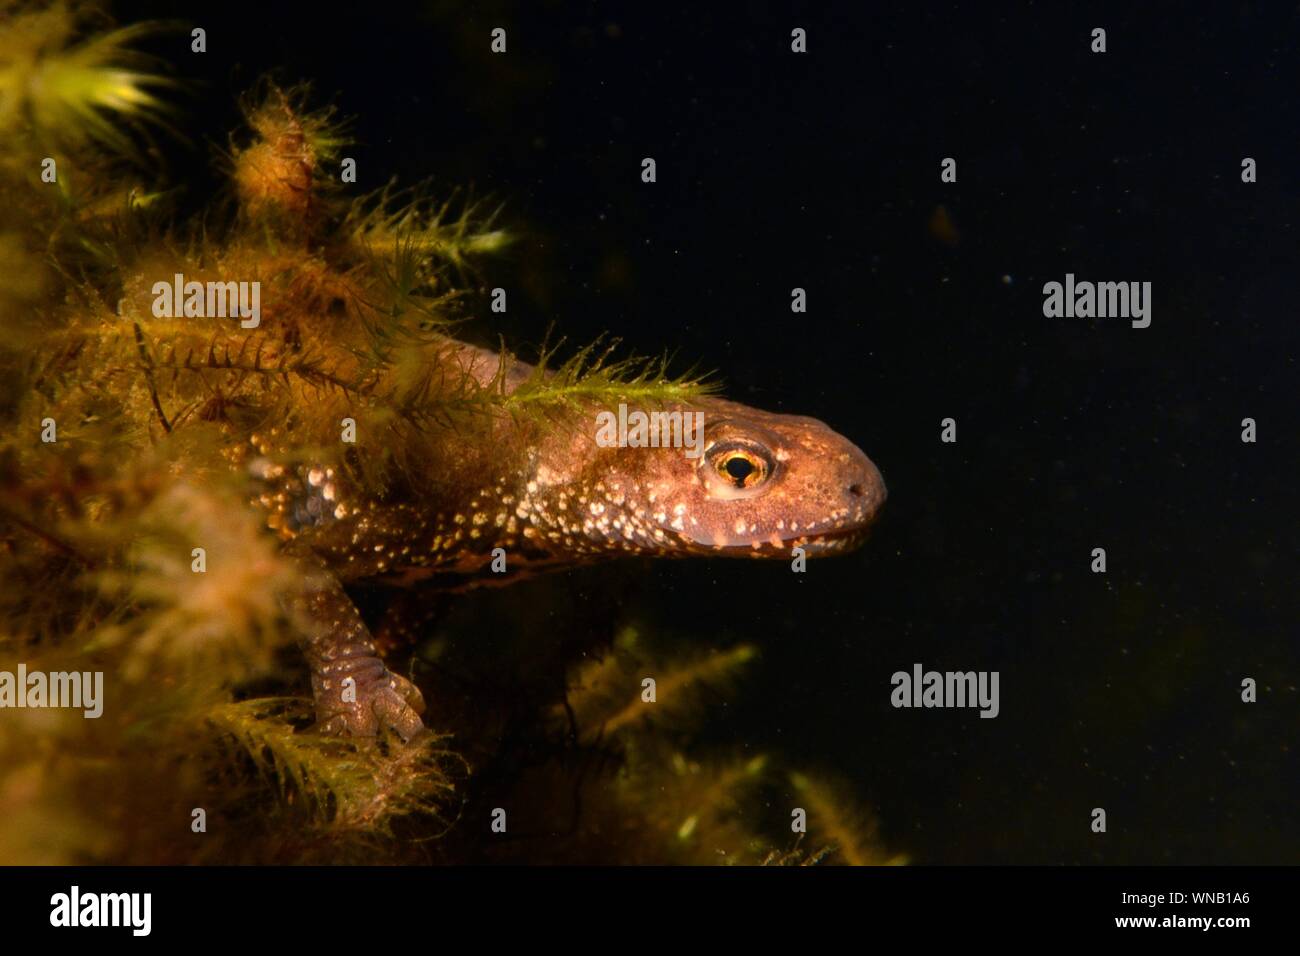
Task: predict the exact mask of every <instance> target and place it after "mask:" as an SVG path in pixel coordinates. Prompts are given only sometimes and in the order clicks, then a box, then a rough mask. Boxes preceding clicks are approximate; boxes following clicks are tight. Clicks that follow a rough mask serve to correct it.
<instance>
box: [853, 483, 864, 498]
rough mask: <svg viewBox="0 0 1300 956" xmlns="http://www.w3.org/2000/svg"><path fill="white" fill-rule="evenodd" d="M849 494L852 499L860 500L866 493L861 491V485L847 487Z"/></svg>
mask: <svg viewBox="0 0 1300 956" xmlns="http://www.w3.org/2000/svg"><path fill="white" fill-rule="evenodd" d="M849 494H851V495H852V496H853V497H854V498H861V497H862V496H863V495H864V494H866V492H865V491H864V490H863V489H862V486H861V485H849Z"/></svg>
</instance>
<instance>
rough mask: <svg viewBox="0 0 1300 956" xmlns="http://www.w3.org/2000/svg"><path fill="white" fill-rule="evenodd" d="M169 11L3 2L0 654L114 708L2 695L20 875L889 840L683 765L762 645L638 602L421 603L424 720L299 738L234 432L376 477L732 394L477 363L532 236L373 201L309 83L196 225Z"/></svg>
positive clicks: (864, 817) (748, 759)
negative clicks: (599, 403)
mask: <svg viewBox="0 0 1300 956" xmlns="http://www.w3.org/2000/svg"><path fill="white" fill-rule="evenodd" d="M159 29H163V28H161V27H157V26H153V25H144V26H131V27H125V28H113V27H112V26H111V25H109V24H108V23H107V22H106V21H105V19H104V18H103V16H102V14H101V13H100V12H99V11H98V10H96V9H94V8H83V7H81V6H79V5H78V6H74V5H70V4H65V3H52V4H47V3H38V4H30V3H19V2H15V0H0V417H2V418H3V423H4V424H3V429H2V432H0V672H7V673H16V672H17V669H18V667H19V666H20V665H22V666H24V667H25V669H26V671H27V672H28V673H32V672H44V673H49V674H53V673H63V672H67V673H72V672H76V673H92V672H93V673H102V674H103V675H104V688H103V692H102V693H103V696H102V699H101V700H100V703H101V704H103V712H102V715H101V716H99V717H97V718H94V719H88V718H87V717H85V716H83V713H82V711H81V710H79V709H69V708H53V707H50V708H46V707H35V706H29V707H17V706H6V707H4V708H3V709H0V862H4V863H139V864H145V863H149V864H176V863H290V862H352V863H356V862H452V863H454V862H481V861H502V862H507V861H508V862H575V863H577V862H608V863H616V862H617V863H627V862H635V863H755V864H757V863H771V864H790V863H809V862H826V863H836V862H842V863H850V864H868V863H884V862H901V860H902V858H901V857H897V856H895V855H893V854H890V853H887V852H886V851H884V850H883V849H882V848H881V847H880V846H879V845H878V843H877V841H876V839H875V836H874V830H873V827H872V823H871V820H870V816H869V815H868V814H866V813H865V812H864V811H862V810H859V809H857V808H855V807H854V800H853V798H852V797H851V796H849V795H847V794H846V791H845V790H844V788H843V787H842V786H840V785H838V784H837V783H835V782H834V781H833V780H831V781H827V780H824V779H822V778H821V777H820V775H819V774H818V773H817V772H816V771H815V770H813V769H809V768H798V767H788V766H786V765H785V762H784V761H783V760H782V759H781V757H780V755H776V754H772V755H763V754H752V753H744V752H743V751H741V750H739V749H737V750H736V751H735V752H732V753H722V754H718V753H713V752H704V753H701V752H696V748H695V747H694V746H693V743H694V740H693V737H694V736H695V735H694V733H693V729H694V727H695V726H696V724H697V722H698V721H700V720H701V719H702V715H703V713H704V708H705V707H707V706H708V704H709V702H710V701H716V700H717V699H719V696H720V695H725V694H727V693H732V692H735V688H736V686H737V684H738V683H741V682H743V672H744V671H745V669H746V668H748V667H750V666H752V665H753V664H754V663H755V661H756V659H757V658H758V649H757V648H756V647H753V646H750V645H747V644H740V645H734V646H723V647H717V648H711V647H710V646H709V643H708V642H707V641H701V640H700V636H699V635H691V634H688V633H686V634H677V635H656V636H655V637H654V638H653V639H652V638H651V637H648V636H645V635H641V634H639V633H638V630H637V626H636V622H635V621H607V622H605V626H604V628H603V629H598V630H597V631H596V632H594V633H592V634H589V635H582V640H581V641H576V640H575V641H568V642H562V643H560V644H557V643H556V642H554V641H551V642H547V641H544V640H539V639H538V635H539V632H540V631H541V630H542V626H541V625H540V624H537V623H532V624H531V626H530V624H529V622H528V621H527V619H526V618H527V615H526V614H524V612H523V611H521V612H520V616H519V617H518V618H517V619H516V623H517V625H518V627H517V629H516V630H515V632H514V633H512V634H509V635H507V636H505V637H502V638H500V640H498V641H497V643H495V644H494V645H493V646H492V647H491V648H490V650H483V649H478V650H467V649H466V645H468V644H470V643H472V642H470V641H467V640H464V639H460V640H458V639H456V632H455V625H445V624H444V625H440V624H438V623H437V622H436V621H430V622H427V623H426V624H425V625H424V626H423V627H422V629H417V631H416V633H414V634H413V635H412V637H413V638H414V640H413V641H411V642H410V644H411V646H410V647H409V648H408V649H407V650H406V651H405V652H402V651H400V650H399V651H398V652H397V653H398V655H399V659H400V656H401V655H402V654H403V653H405V654H406V655H408V659H407V660H406V661H405V671H406V673H407V674H408V676H409V677H410V678H411V679H412V680H413V681H414V682H415V683H416V684H417V685H419V686H420V687H421V689H422V690H423V691H424V694H425V697H426V698H427V699H428V700H429V701H430V710H429V712H428V714H426V717H425V720H426V724H427V726H428V727H429V728H430V730H429V731H427V732H425V733H423V734H421V735H419V736H417V737H416V738H415V739H414V740H412V741H410V742H409V743H404V742H402V741H401V740H399V739H398V738H397V737H396V736H395V735H392V734H384V735H381V736H379V737H376V738H373V739H362V738H341V737H333V736H327V735H324V734H321V733H318V732H316V731H315V730H314V729H313V728H312V724H313V719H314V712H313V707H312V701H311V699H310V688H309V687H308V686H307V683H306V680H305V675H303V674H301V673H300V667H299V666H298V665H297V663H296V650H295V647H294V639H293V634H294V632H295V628H294V626H293V623H294V622H293V621H291V620H289V618H290V617H292V615H293V613H294V611H293V610H292V605H291V604H287V603H286V601H285V596H286V594H288V593H289V592H290V591H291V590H292V589H293V588H294V586H295V584H296V583H297V578H298V576H299V571H298V569H297V567H296V566H295V564H294V563H293V562H292V561H291V560H289V559H288V558H287V557H286V555H285V554H284V553H283V552H282V550H281V548H280V547H279V543H278V541H277V539H276V538H275V537H274V536H273V535H270V534H268V533H267V529H266V520H265V516H264V515H261V514H259V513H258V512H256V511H255V510H254V509H252V508H250V506H249V499H250V492H249V488H248V486H247V475H246V473H245V472H244V471H241V470H240V469H239V468H236V467H232V465H233V464H238V463H239V462H237V461H236V460H235V459H234V458H233V457H232V452H231V449H232V448H234V447H246V446H249V445H252V446H257V445H258V442H259V437H258V436H259V435H265V434H267V433H268V431H271V430H274V429H276V428H277V427H278V426H279V425H280V424H281V423H283V422H286V421H294V422H296V423H298V425H299V427H298V429H297V431H296V433H295V434H296V442H297V447H296V450H295V454H297V455H298V456H299V459H300V460H301V461H317V460H321V459H322V457H323V456H328V455H331V454H335V455H336V454H337V452H336V451H331V449H332V448H335V447H336V446H337V443H338V442H337V433H336V432H335V431H334V430H333V428H334V426H333V424H332V423H334V422H337V421H338V420H340V419H342V418H345V417H348V416H356V417H357V418H359V419H361V418H363V419H364V421H365V423H366V425H367V428H368V430H369V432H370V433H371V434H373V435H375V436H377V441H376V445H377V447H379V448H382V449H383V452H382V453H378V454H374V455H368V456H359V457H353V458H348V459H347V460H346V461H344V460H341V459H340V460H338V462H337V466H338V467H339V468H347V469H349V476H350V477H351V478H352V479H353V480H354V481H355V482H356V483H357V484H358V485H359V486H360V487H361V488H363V489H366V490H369V491H373V492H375V493H381V492H383V491H384V490H385V489H389V488H392V487H398V486H400V485H401V483H402V482H403V481H405V480H406V479H407V478H408V477H409V476H410V475H412V474H428V473H437V470H438V463H439V461H440V460H442V459H445V458H446V456H450V455H454V454H458V453H460V451H461V450H462V449H463V448H464V447H466V446H467V445H470V444H473V443H474V442H475V441H476V440H478V441H479V442H480V443H482V442H483V441H486V437H485V436H486V435H487V434H488V433H487V432H485V431H483V430H484V429H485V428H486V427H487V426H486V425H485V424H484V423H485V422H490V421H491V420H492V418H493V416H498V415H507V416H512V417H515V418H519V419H523V420H526V421H528V422H529V423H530V427H532V428H534V429H536V430H545V429H547V428H550V427H554V426H555V423H556V422H557V421H559V420H561V419H562V418H563V416H564V415H565V414H566V410H568V409H570V408H571V407H572V406H573V405H575V403H583V402H590V401H591V400H592V398H593V397H595V398H599V399H603V400H608V401H610V402H614V401H618V400H629V399H636V400H648V401H665V402H666V401H672V400H678V399H682V398H689V397H693V396H702V395H707V394H709V393H710V392H711V391H713V389H714V386H713V385H712V384H711V382H710V381H709V380H707V379H705V378H703V377H701V376H698V375H696V374H694V373H687V374H686V375H678V376H672V375H670V374H669V373H668V369H667V363H666V361H662V360H657V359H656V360H650V359H641V358H636V357H631V358H620V357H618V354H617V352H616V351H615V349H614V344H615V343H608V342H601V343H593V344H590V345H588V346H586V347H583V348H578V349H573V350H570V352H571V354H569V356H568V357H567V358H565V357H564V355H563V353H562V352H561V349H562V347H563V346H562V344H552V345H548V346H545V347H544V348H543V350H542V354H541V355H540V356H539V357H538V360H537V361H536V363H535V366H534V367H533V368H532V369H531V370H527V371H526V372H521V374H522V376H523V377H522V380H521V381H517V382H515V383H513V385H512V387H511V388H510V389H506V388H505V387H504V383H505V381H506V379H507V377H508V376H509V375H510V374H511V370H512V368H514V366H512V364H511V360H510V358H509V355H508V353H506V352H505V351H504V349H503V350H502V352H501V355H502V360H501V362H500V368H499V373H498V375H497V376H496V377H495V378H494V379H492V380H491V381H488V382H486V383H484V382H482V381H479V380H477V379H475V378H474V377H472V376H469V375H464V374H456V371H455V365H454V363H452V362H450V361H449V357H450V356H452V355H453V354H454V353H455V351H456V349H458V348H459V344H458V343H457V342H456V341H455V340H453V339H450V338H449V333H450V332H452V331H454V330H458V329H459V328H460V327H461V326H462V325H463V324H465V323H466V315H467V311H468V310H467V308H466V305H467V303H468V302H471V301H473V299H474V297H475V296H477V295H479V293H480V290H477V289H476V288H474V286H473V284H472V283H473V276H474V269H475V263H476V261H477V260H480V259H481V258H483V257H487V256H491V255H493V254H495V253H497V252H499V251H501V250H503V249H505V248H507V246H509V245H510V244H511V242H512V241H513V240H514V237H513V236H512V235H511V233H510V231H509V229H508V227H506V226H504V225H502V224H501V222H500V220H501V218H502V217H501V215H500V213H499V212H498V211H494V210H488V209H486V208H485V207H484V206H483V205H482V204H481V203H476V202H474V201H470V200H465V199H461V198H458V197H451V198H450V199H447V198H443V199H437V198H435V197H433V196H432V195H431V194H430V192H429V190H427V189H426V188H423V187H419V186H417V187H414V188H409V189H405V190H403V189H399V188H397V187H396V186H393V185H390V186H386V187H384V188H381V189H379V190H376V191H371V192H369V193H366V194H363V195H358V194H357V193H356V192H355V189H356V187H350V188H349V187H348V186H347V185H346V184H345V183H344V182H342V181H341V180H340V177H339V175H338V170H339V165H340V161H341V159H342V158H343V157H344V153H343V150H344V149H345V148H346V143H347V131H346V124H345V123H342V122H340V121H339V120H338V119H337V118H336V117H335V116H334V115H333V113H332V111H331V110H329V109H328V108H313V106H312V94H311V92H310V90H309V89H308V88H307V87H305V86H304V87H296V88H284V87H281V86H278V85H276V84H273V83H270V82H264V83H262V84H260V85H258V86H257V87H256V88H255V89H254V90H253V91H251V92H250V93H249V95H248V97H247V99H246V100H245V102H244V113H245V117H246V126H245V128H244V129H241V130H239V131H236V132H234V133H233V134H232V135H231V138H230V141H229V146H228V147H227V148H225V149H223V150H221V151H220V153H219V155H218V156H217V158H216V161H217V163H218V164H219V166H220V168H221V169H222V170H223V172H224V174H225V182H226V187H225V189H224V190H223V191H222V193H221V194H219V195H215V196H211V197H202V199H203V202H202V204H201V205H202V209H203V211H202V212H201V213H200V214H197V215H184V216H182V215H179V214H178V213H177V211H176V210H177V207H178V199H179V197H181V196H182V195H183V194H184V189H185V183H184V182H176V181H172V180H171V179H169V178H168V176H167V175H166V174H164V173H163V172H162V171H161V170H160V168H159V167H158V164H157V163H155V162H154V161H153V159H152V152H151V143H152V142H153V141H154V139H155V138H156V137H167V136H181V135H187V136H190V135H193V134H194V132H195V131H194V130H193V120H192V119H191V118H187V117H185V115H184V110H183V103H184V90H183V83H182V82H181V81H178V80H174V79H172V78H170V77H169V76H168V74H167V73H166V72H165V65H164V64H160V63H155V62H151V61H149V60H148V59H147V58H145V57H143V56H141V55H140V54H138V53H136V52H133V48H134V44H135V43H136V42H137V41H138V40H139V39H140V38H141V37H143V36H146V35H148V34H151V33H153V32H155V31H157V30H159ZM209 132H210V131H209ZM189 198H190V199H193V197H189ZM174 275H175V276H183V277H184V279H185V281H186V282H198V283H201V284H204V285H205V286H206V289H207V295H208V297H209V299H208V301H209V302H210V301H211V296H212V295H213V290H214V287H219V288H217V289H216V292H219V293H220V294H221V295H227V294H228V295H229V296H230V300H229V301H228V302H227V301H226V300H225V299H223V300H222V301H223V302H225V304H226V305H228V306H229V308H225V307H223V308H221V309H219V310H216V311H217V312H219V313H220V314H213V311H214V310H212V309H203V310H195V311H194V312H193V313H191V312H190V311H189V310H188V309H183V308H182V303H181V299H182V298H186V299H188V293H186V294H185V295H184V296H182V295H180V294H177V295H176V296H175V301H174V302H172V303H171V307H169V308H165V309H159V308H158V307H157V302H158V296H159V293H158V292H157V291H156V283H155V281H154V280H156V279H157V278H158V277H159V276H163V277H172V276H174ZM229 276H239V277H241V278H242V279H248V280H256V281H257V282H258V283H259V287H258V288H259V292H258V299H257V300H256V302H253V301H249V300H248V299H247V298H246V297H245V296H244V290H243V289H240V290H233V289H226V288H225V282H224V279H225V277H229ZM179 282H180V280H178V284H179ZM236 299H238V301H239V305H240V309H239V310H237V309H236V308H235V300H236ZM204 313H206V314H204ZM478 334H483V331H482V330H480V332H479V333H478ZM486 334H487V335H490V334H491V330H487V333H486ZM308 411H310V414H306V413H307V412H308ZM476 436H477V438H476ZM400 600H403V598H397V597H392V596H389V595H371V596H370V597H369V598H368V609H369V610H371V611H373V612H375V614H376V616H382V612H383V611H384V609H385V607H386V606H387V605H389V604H392V603H395V602H397V601H400ZM447 600H448V601H451V600H454V598H447ZM362 603H367V602H365V601H363V602H362ZM439 606H441V605H439ZM286 608H288V609H286ZM534 617H536V615H534ZM460 637H461V638H463V637H464V635H463V634H461V635H460ZM502 660H507V661H515V662H517V666H501V664H500V662H501V661H502ZM525 662H526V664H525ZM647 676H653V677H654V680H655V685H656V696H655V700H654V706H653V707H651V706H648V705H647V700H646V698H645V697H644V696H643V695H644V693H645V686H644V680H645V678H646V677H647ZM498 808H512V809H510V810H509V814H510V822H509V827H508V829H507V830H506V832H505V833H504V834H503V833H499V832H497V831H494V830H493V829H492V826H491V824H492V822H493V820H494V819H495V817H494V811H495V810H496V809H498ZM795 808H801V809H802V810H803V811H804V814H805V816H806V823H807V825H806V832H804V829H805V828H803V827H800V828H799V829H798V830H794V829H792V827H791V818H792V810H794V809H795Z"/></svg>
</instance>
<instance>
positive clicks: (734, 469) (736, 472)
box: [722, 455, 754, 485]
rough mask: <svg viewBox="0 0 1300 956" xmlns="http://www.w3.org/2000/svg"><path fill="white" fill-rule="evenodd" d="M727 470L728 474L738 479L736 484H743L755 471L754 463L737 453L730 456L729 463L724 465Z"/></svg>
mask: <svg viewBox="0 0 1300 956" xmlns="http://www.w3.org/2000/svg"><path fill="white" fill-rule="evenodd" d="M722 467H723V468H725V469H726V470H727V474H728V475H730V476H731V477H732V478H734V479H735V480H736V484H738V485H742V484H744V482H745V479H746V478H748V477H749V476H750V475H752V474H753V473H754V465H753V464H752V463H751V462H750V461H749V459H747V458H743V457H741V456H740V455H736V456H735V457H733V458H728V459H727V463H726V464H725V465H723V466H722Z"/></svg>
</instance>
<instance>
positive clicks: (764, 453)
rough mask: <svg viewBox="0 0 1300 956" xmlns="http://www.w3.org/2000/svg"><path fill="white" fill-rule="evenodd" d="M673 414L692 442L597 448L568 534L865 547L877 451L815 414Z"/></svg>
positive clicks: (625, 541) (722, 410)
mask: <svg viewBox="0 0 1300 956" xmlns="http://www.w3.org/2000/svg"><path fill="white" fill-rule="evenodd" d="M667 411H669V412H681V413H682V414H683V418H684V419H685V420H686V422H687V423H688V424H687V428H688V429H689V427H690V424H689V423H690V422H692V421H694V422H697V423H699V428H700V431H699V433H698V434H697V435H696V438H695V440H694V442H692V441H690V440H688V441H687V442H686V445H687V447H685V448H683V447H626V446H623V447H603V448H599V449H597V450H596V454H595V455H594V457H593V458H592V459H591V460H590V461H589V464H588V467H586V468H584V469H583V480H582V481H581V483H580V490H579V491H578V492H577V494H576V495H575V489H574V488H573V486H572V485H569V487H568V488H567V489H566V492H567V493H566V494H565V497H567V498H568V499H569V502H570V503H571V504H572V503H573V498H574V497H575V496H576V497H577V498H578V502H577V508H576V509H573V510H576V511H578V512H579V515H580V525H579V527H577V528H575V527H573V526H572V525H570V527H569V529H568V530H570V531H571V532H572V531H579V533H580V535H581V538H582V539H584V540H585V542H586V543H587V545H588V546H590V545H592V544H595V545H597V547H600V548H602V549H604V548H611V549H612V548H617V549H622V550H626V551H634V552H641V553H647V552H648V553H654V554H661V555H665V556H671V555H685V554H699V555H728V556H739V557H756V558H763V557H768V558H774V557H783V556H787V555H788V554H789V553H790V551H791V549H792V548H795V547H801V548H803V549H804V552H805V554H807V555H809V556H812V555H821V554H836V553H844V552H847V551H851V550H853V549H854V548H856V547H857V546H858V545H860V544H861V543H862V541H863V540H864V539H865V537H866V532H867V530H868V529H869V528H870V526H871V525H872V523H873V522H874V521H875V519H876V517H877V515H878V514H879V512H880V508H881V506H882V505H883V504H884V501H885V496H886V491H885V483H884V480H883V479H882V478H881V475H880V472H879V470H877V468H876V466H875V465H874V464H873V463H872V462H871V459H869V458H868V457H867V456H866V455H865V454H863V452H862V451H861V449H859V448H858V447H857V446H856V445H854V444H853V443H852V442H851V441H849V440H848V439H847V438H845V437H843V436H842V435H839V434H837V433H836V432H834V431H832V430H831V429H830V428H829V427H827V426H826V425H825V424H823V423H822V422H820V421H818V420H816V419H814V418H806V417H803V416H797V415H781V414H776V413H772V412H764V411H760V410H758V409H755V408H750V407H748V406H746V405H741V404H738V403H735V402H729V401H724V400H721V399H703V400H700V401H698V402H697V403H693V404H691V405H689V406H676V407H673V408H670V409H668V410H667ZM588 441H589V438H588ZM655 444H659V443H658V442H656V443H655ZM570 449H572V446H570ZM539 490H540V489H539ZM543 494H544V492H543ZM547 510H550V509H547ZM571 513H572V512H571Z"/></svg>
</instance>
